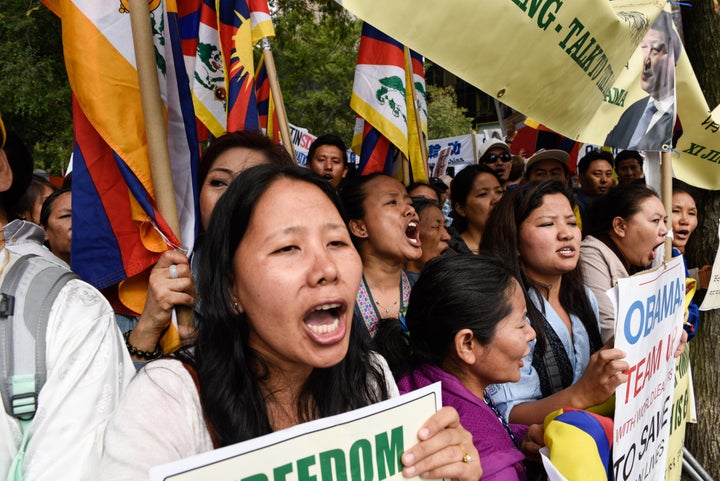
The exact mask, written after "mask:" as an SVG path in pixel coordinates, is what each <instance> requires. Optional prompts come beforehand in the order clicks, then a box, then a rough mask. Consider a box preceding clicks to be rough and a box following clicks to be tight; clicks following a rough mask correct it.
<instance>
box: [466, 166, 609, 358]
mask: <svg viewBox="0 0 720 481" xmlns="http://www.w3.org/2000/svg"><path fill="white" fill-rule="evenodd" d="M552 194H562V195H564V196H565V198H567V200H568V202H569V203H570V206H571V207H572V206H574V205H575V202H574V200H573V196H572V193H571V192H570V191H569V189H568V188H567V186H565V184H563V183H562V182H560V181H557V180H550V181H544V182H526V183H524V184H521V185H520V186H519V187H517V188H516V189H513V190H511V191H509V192H506V193H505V195H504V196H503V197H502V199H500V202H498V204H497V205H496V206H495V208H494V209H493V211H492V213H491V214H490V218H489V219H488V226H490V227H489V228H488V229H486V230H485V235H484V236H483V239H482V245H481V247H480V250H481V251H489V252H493V253H494V254H496V255H498V256H500V257H502V258H503V259H504V260H505V262H506V263H507V264H508V266H510V267H511V268H512V269H513V271H514V273H515V275H516V276H517V277H518V279H520V280H521V282H522V284H523V286H524V287H525V292H526V298H525V302H526V303H527V311H528V317H529V318H530V324H531V325H532V327H533V328H534V329H535V332H536V334H537V344H536V347H535V349H537V350H538V354H541V355H542V354H544V353H545V347H546V345H547V335H546V333H545V313H544V312H543V311H541V310H540V309H538V308H537V306H536V305H535V303H533V302H532V300H531V299H530V296H529V294H528V293H529V292H530V291H533V290H534V291H536V292H537V293H538V294H540V295H543V296H544V297H547V295H548V291H547V289H548V287H547V286H544V285H542V284H540V283H538V282H536V281H534V280H533V279H531V278H530V277H529V276H528V275H527V272H526V270H525V266H524V264H523V260H522V258H521V257H520V255H519V254H518V252H519V248H518V246H519V244H520V224H522V223H523V221H524V220H525V219H527V218H528V217H529V216H530V214H531V213H532V212H533V211H534V210H535V209H537V208H538V207H540V206H541V205H542V204H543V201H544V199H545V196H547V195H552ZM578 235H579V234H578ZM559 294H560V304H561V305H562V306H563V307H564V308H565V309H566V310H567V311H568V312H569V313H571V314H575V315H576V316H577V317H578V318H579V319H580V322H582V324H583V326H585V330H586V331H587V333H588V337H589V339H590V351H591V352H595V351H596V350H598V349H599V348H600V347H601V346H602V341H601V338H600V331H599V329H598V325H597V322H598V321H597V317H596V316H595V313H594V311H593V309H592V306H591V304H590V299H589V298H588V295H587V292H586V290H585V281H584V278H583V273H582V267H581V265H580V263H579V262H578V263H577V266H575V269H573V270H571V271H570V272H567V273H565V274H563V276H562V280H561V283H560V293H559Z"/></svg>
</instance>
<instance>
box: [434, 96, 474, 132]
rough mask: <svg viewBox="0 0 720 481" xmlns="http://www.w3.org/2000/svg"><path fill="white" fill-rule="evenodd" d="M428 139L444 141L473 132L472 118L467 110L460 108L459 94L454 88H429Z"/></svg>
mask: <svg viewBox="0 0 720 481" xmlns="http://www.w3.org/2000/svg"><path fill="white" fill-rule="evenodd" d="M427 94H428V137H429V138H430V139H443V138H445V137H455V136H456V135H464V134H468V133H470V131H472V118H470V117H468V116H467V110H466V109H464V108H462V107H458V100H457V94H456V93H455V90H453V88H452V87H438V86H435V85H428V86H427Z"/></svg>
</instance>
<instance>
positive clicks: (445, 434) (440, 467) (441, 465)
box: [402, 406, 482, 481]
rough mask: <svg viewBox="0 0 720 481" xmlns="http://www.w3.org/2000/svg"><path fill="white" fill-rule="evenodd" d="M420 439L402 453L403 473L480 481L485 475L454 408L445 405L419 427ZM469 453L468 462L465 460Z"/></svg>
mask: <svg viewBox="0 0 720 481" xmlns="http://www.w3.org/2000/svg"><path fill="white" fill-rule="evenodd" d="M418 440H419V441H420V442H419V443H418V444H416V445H415V446H413V447H412V448H410V449H408V450H407V451H405V453H403V455H402V463H403V465H404V466H405V467H404V468H403V476H405V477H407V478H410V477H412V476H417V475H421V476H422V477H423V478H454V479H458V480H459V481H477V480H478V479H480V476H482V467H481V466H480V455H479V454H478V452H477V449H475V445H474V444H473V439H472V435H471V434H470V433H469V432H468V431H467V430H466V429H465V428H463V427H462V425H461V424H460V417H459V416H458V413H457V411H456V410H455V408H452V407H449V406H446V407H444V408H442V409H441V410H439V411H438V412H436V413H435V414H434V415H432V416H431V417H430V419H428V421H427V422H426V423H425V424H424V425H423V427H422V428H420V431H418ZM466 454H467V455H469V462H465V459H468V458H466V457H465V455H466Z"/></svg>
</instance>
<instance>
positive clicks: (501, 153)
mask: <svg viewBox="0 0 720 481" xmlns="http://www.w3.org/2000/svg"><path fill="white" fill-rule="evenodd" d="M511 161H512V155H510V147H509V146H508V144H506V143H505V142H503V141H502V140H498V139H491V140H489V141H487V142H483V143H482V144H480V148H479V149H478V163H479V164H485V165H487V166H488V167H490V168H491V169H492V170H494V171H495V173H496V174H497V176H498V177H500V181H501V182H502V183H503V184H504V183H505V182H507V181H508V180H509V179H510V167H511V166H512V164H511Z"/></svg>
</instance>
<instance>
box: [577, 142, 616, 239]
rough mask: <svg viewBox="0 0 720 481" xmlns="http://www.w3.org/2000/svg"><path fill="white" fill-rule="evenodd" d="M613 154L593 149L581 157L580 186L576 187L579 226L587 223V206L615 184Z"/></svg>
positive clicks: (579, 165)
mask: <svg viewBox="0 0 720 481" xmlns="http://www.w3.org/2000/svg"><path fill="white" fill-rule="evenodd" d="M612 166H613V155H612V154H611V153H610V152H607V151H604V150H593V151H592V152H588V153H587V154H585V157H583V158H582V159H580V161H579V162H578V166H577V171H578V180H579V182H580V187H579V188H577V187H576V188H575V189H574V194H575V204H576V205H577V208H578V212H579V213H580V219H579V222H578V223H579V227H580V228H581V229H582V226H583V224H585V220H586V217H585V216H586V213H587V208H588V206H589V205H590V203H591V202H592V201H593V200H595V199H596V198H598V197H600V196H601V195H605V194H607V192H608V190H609V189H610V187H612V186H613V185H614V184H615V181H614V180H613V176H612V175H613V167H612Z"/></svg>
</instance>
